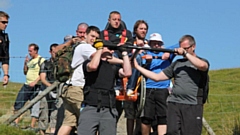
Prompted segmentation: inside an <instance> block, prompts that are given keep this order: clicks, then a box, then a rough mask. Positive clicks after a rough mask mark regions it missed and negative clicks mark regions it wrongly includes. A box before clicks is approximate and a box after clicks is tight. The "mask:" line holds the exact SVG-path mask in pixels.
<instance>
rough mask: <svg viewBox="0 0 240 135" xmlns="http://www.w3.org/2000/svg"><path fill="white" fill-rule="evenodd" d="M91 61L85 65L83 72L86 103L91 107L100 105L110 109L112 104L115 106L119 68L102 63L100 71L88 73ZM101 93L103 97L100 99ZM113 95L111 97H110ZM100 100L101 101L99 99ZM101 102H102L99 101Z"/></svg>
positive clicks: (105, 62)
mask: <svg viewBox="0 0 240 135" xmlns="http://www.w3.org/2000/svg"><path fill="white" fill-rule="evenodd" d="M88 63H89V60H87V61H85V62H84V63H83V72H84V76H85V85H84V93H85V94H84V102H85V103H86V104H89V105H96V106H97V105H98V103H99V102H101V106H105V107H110V102H112V105H113V107H114V106H115V91H114V84H115V78H118V77H119V76H118V71H119V69H120V68H119V67H117V66H115V65H112V64H109V63H108V62H107V61H102V60H101V61H100V63H99V66H98V69H97V70H96V71H94V72H87V64H88ZM99 93H101V96H100V97H99ZM109 95H111V97H109ZM99 98H100V99H99ZM99 100H101V101H99Z"/></svg>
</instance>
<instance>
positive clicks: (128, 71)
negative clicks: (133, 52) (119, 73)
mask: <svg viewBox="0 0 240 135" xmlns="http://www.w3.org/2000/svg"><path fill="white" fill-rule="evenodd" d="M131 75H132V70H131V69H130V70H127V71H125V72H124V76H125V77H130V76H131Z"/></svg>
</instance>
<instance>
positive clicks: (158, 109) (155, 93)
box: [141, 88, 169, 120]
mask: <svg viewBox="0 0 240 135" xmlns="http://www.w3.org/2000/svg"><path fill="white" fill-rule="evenodd" d="M168 95H169V93H168V89H167V88H166V89H147V90H146V102H145V106H144V109H143V115H142V116H141V117H145V118H147V119H149V120H154V119H155V116H158V117H166V113H167V103H166V100H167V97H168Z"/></svg>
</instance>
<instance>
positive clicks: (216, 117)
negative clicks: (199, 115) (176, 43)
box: [0, 68, 240, 135]
mask: <svg viewBox="0 0 240 135" xmlns="http://www.w3.org/2000/svg"><path fill="white" fill-rule="evenodd" d="M209 75H210V93H209V101H208V103H206V104H205V105H204V117H205V119H206V120H207V122H208V123H209V125H210V126H211V127H212V129H213V130H214V132H215V134H216V135H240V68H234V69H221V70H213V71H210V73H209ZM21 86H22V84H19V83H10V84H9V85H8V86H7V88H5V89H3V88H2V87H0V99H1V104H0V108H1V109H0V118H1V116H2V115H4V114H6V113H9V112H11V107H12V105H13V103H14V100H15V98H16V94H17V92H18V91H19V89H20V88H21ZM0 122H2V121H1V119H0ZM203 135H207V133H206V131H205V129H203Z"/></svg>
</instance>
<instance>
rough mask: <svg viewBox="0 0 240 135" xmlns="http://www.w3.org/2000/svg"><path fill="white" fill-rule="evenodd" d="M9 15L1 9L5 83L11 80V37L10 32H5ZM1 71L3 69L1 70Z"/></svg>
mask: <svg viewBox="0 0 240 135" xmlns="http://www.w3.org/2000/svg"><path fill="white" fill-rule="evenodd" d="M9 18H10V17H9V15H8V14H7V13H5V12H3V11H0V62H1V63H2V69H3V74H4V75H3V85H7V84H8V80H9V74H8V70H9V39H8V34H7V33H5V29H6V28H7V25H8V19H9ZM0 73H1V71H0Z"/></svg>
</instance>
